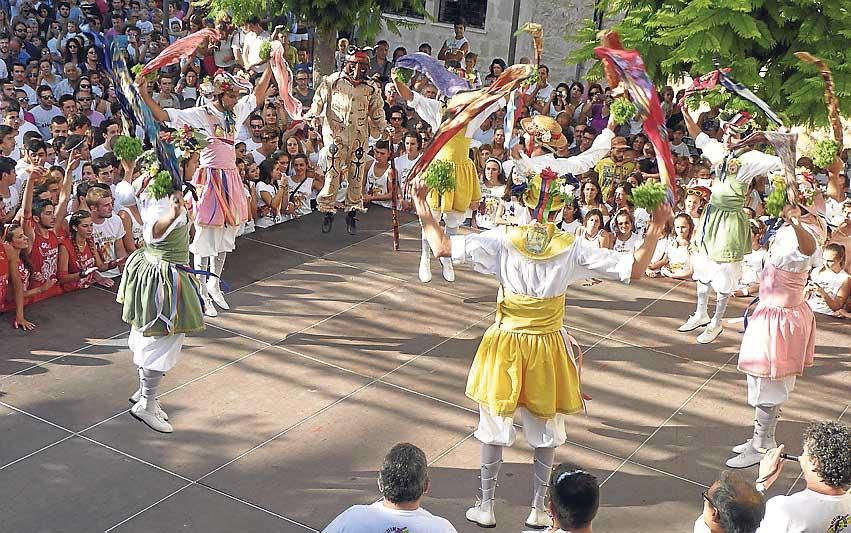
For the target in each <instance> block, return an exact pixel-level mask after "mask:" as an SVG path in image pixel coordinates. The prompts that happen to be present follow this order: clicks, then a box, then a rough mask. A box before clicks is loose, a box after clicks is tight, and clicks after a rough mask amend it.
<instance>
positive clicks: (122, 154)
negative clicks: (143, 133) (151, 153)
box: [112, 135, 142, 161]
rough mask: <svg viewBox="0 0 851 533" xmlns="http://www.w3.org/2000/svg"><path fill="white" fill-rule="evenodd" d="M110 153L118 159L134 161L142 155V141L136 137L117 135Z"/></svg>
mask: <svg viewBox="0 0 851 533" xmlns="http://www.w3.org/2000/svg"><path fill="white" fill-rule="evenodd" d="M112 153H113V154H115V157H117V158H118V160H119V161H136V158H137V157H139V156H140V155H142V141H140V140H139V139H137V138H136V137H128V136H127V135H119V136H118V137H116V138H115V141H114V143H113V145H112Z"/></svg>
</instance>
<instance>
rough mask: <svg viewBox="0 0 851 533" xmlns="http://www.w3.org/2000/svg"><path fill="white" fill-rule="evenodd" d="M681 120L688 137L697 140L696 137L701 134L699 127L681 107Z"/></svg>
mask: <svg viewBox="0 0 851 533" xmlns="http://www.w3.org/2000/svg"><path fill="white" fill-rule="evenodd" d="M683 120H685V123H686V128H687V129H688V134H689V137H691V138H692V139H697V136H698V135H700V133H701V130H700V126H699V125H698V124H697V122H695V121H694V117H692V116H691V112H689V110H688V109H686V108H685V106H683Z"/></svg>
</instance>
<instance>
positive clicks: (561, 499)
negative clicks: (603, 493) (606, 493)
mask: <svg viewBox="0 0 851 533" xmlns="http://www.w3.org/2000/svg"><path fill="white" fill-rule="evenodd" d="M547 495H548V496H549V502H548V504H547V510H548V514H549V515H550V516H552V518H553V528H552V531H561V532H565V531H570V532H571V533H591V522H592V521H593V520H594V518H595V517H596V516H597V510H598V509H599V508H600V484H599V483H598V482H597V478H596V477H594V475H592V474H589V473H588V472H586V471H584V470H581V469H580V468H579V467H578V466H576V465H572V464H569V463H562V464H560V465H558V466H557V467H555V468H554V469H553V473H552V474H551V475H550V486H549V488H548V489H547Z"/></svg>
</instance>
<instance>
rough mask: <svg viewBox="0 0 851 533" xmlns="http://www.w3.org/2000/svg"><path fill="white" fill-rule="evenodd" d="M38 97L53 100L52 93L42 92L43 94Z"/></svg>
mask: <svg viewBox="0 0 851 533" xmlns="http://www.w3.org/2000/svg"><path fill="white" fill-rule="evenodd" d="M40 98H41V99H42V100H53V95H52V94H43V95H41V97H40Z"/></svg>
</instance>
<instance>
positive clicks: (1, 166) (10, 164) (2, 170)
mask: <svg viewBox="0 0 851 533" xmlns="http://www.w3.org/2000/svg"><path fill="white" fill-rule="evenodd" d="M6 127H8V126H6ZM3 136H4V135H3V132H2V131H0V137H3ZM16 165H17V163H16V162H15V160H14V159H12V158H11V157H5V156H3V157H0V174H9V173H12V174H14V173H15V166H16Z"/></svg>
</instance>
